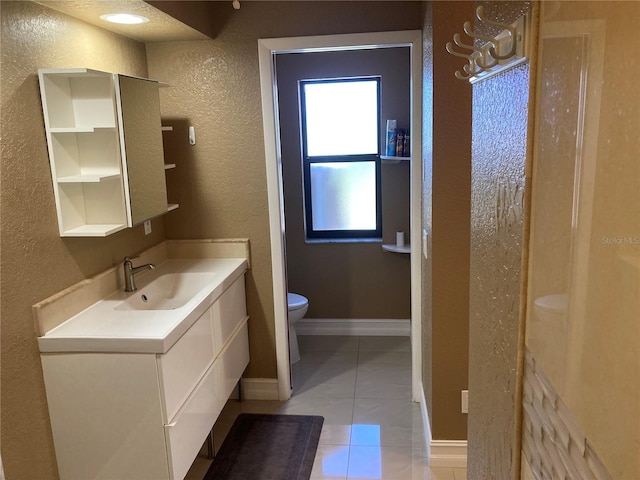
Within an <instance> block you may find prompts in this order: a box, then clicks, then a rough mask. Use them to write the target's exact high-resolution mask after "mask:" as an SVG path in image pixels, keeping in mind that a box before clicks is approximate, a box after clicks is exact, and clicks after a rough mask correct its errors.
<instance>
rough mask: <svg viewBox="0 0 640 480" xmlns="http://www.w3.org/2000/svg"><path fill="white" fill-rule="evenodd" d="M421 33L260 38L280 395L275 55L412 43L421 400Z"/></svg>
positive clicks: (281, 391)
mask: <svg viewBox="0 0 640 480" xmlns="http://www.w3.org/2000/svg"><path fill="white" fill-rule="evenodd" d="M421 42H422V34H421V32H420V31H404V32H379V33H366V34H351V35H330V36H321V37H295V38H281V39H268V40H260V41H259V62H260V79H261V89H262V108H263V127H264V141H265V159H266V173H267V189H268V208H269V220H270V237H271V255H272V276H273V288H274V313H275V319H276V320H275V343H276V359H277V374H278V397H279V399H280V400H287V399H288V398H289V397H290V395H291V380H290V377H291V366H290V363H289V346H288V323H287V280H286V264H285V262H286V257H285V251H284V249H285V243H286V242H285V229H284V193H283V177H282V156H281V145H280V131H279V112H278V106H277V87H276V71H275V56H276V55H277V54H281V53H302V52H329V51H347V50H363V49H378V48H391V47H408V48H409V50H410V57H411V74H410V75H411V80H410V115H409V123H410V125H409V129H410V131H411V132H414V133H413V135H412V136H411V152H412V159H413V161H411V166H410V177H411V179H410V233H409V235H408V238H407V239H408V240H409V243H410V245H411V267H410V271H411V350H412V362H411V363H412V392H413V399H414V401H420V399H421V395H422V394H421V392H422V388H421V377H422V371H421V359H422V355H421V354H422V352H421V328H420V327H421V324H420V312H421V271H420V265H421V258H420V256H421V248H420V246H421V243H422V235H421V218H422V211H421V187H420V185H421V180H422V162H421V158H422V152H421V135H420V133H421V130H422V123H421V116H422V110H421V96H422V95H421V74H422V43H421Z"/></svg>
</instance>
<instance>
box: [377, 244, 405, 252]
mask: <svg viewBox="0 0 640 480" xmlns="http://www.w3.org/2000/svg"><path fill="white" fill-rule="evenodd" d="M382 249H383V250H384V251H386V252H391V253H411V245H404V246H403V247H399V246H397V245H393V244H389V245H386V244H385V245H382Z"/></svg>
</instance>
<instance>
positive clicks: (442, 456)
mask: <svg viewBox="0 0 640 480" xmlns="http://www.w3.org/2000/svg"><path fill="white" fill-rule="evenodd" d="M429 450H430V452H431V453H430V456H429V466H430V467H450V468H467V441H466V440H431V442H430V443H429Z"/></svg>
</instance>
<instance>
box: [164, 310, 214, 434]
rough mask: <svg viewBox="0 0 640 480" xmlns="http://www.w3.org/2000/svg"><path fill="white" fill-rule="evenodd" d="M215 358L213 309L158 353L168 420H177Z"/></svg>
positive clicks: (165, 419) (165, 420)
mask: <svg viewBox="0 0 640 480" xmlns="http://www.w3.org/2000/svg"><path fill="white" fill-rule="evenodd" d="M213 359H214V353H213V339H212V336H211V312H210V310H207V311H206V312H205V313H204V314H203V315H202V316H201V317H200V318H199V319H198V321H197V322H196V323H194V324H193V326H192V327H191V328H190V329H189V330H187V332H186V333H185V334H184V335H183V336H182V337H181V338H180V340H178V341H177V342H176V344H175V345H174V346H173V347H171V349H170V350H169V351H168V352H167V353H165V354H164V355H159V356H158V364H159V365H158V366H159V368H158V370H159V373H160V379H161V382H160V384H161V389H162V392H163V395H164V400H165V418H164V422H165V423H169V422H170V421H171V420H172V419H173V417H174V415H175V414H176V412H177V411H178V409H179V408H180V406H181V405H182V403H183V402H184V401H185V399H186V398H187V397H188V396H189V394H190V393H191V391H192V390H193V389H194V387H195V386H196V385H197V383H198V382H199V381H200V378H202V375H203V374H204V373H205V372H206V370H207V368H209V366H210V365H211V363H212V362H213Z"/></svg>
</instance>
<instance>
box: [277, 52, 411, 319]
mask: <svg viewBox="0 0 640 480" xmlns="http://www.w3.org/2000/svg"><path fill="white" fill-rule="evenodd" d="M409 53H410V52H409V49H408V48H384V49H376V50H359V51H350V52H316V53H307V54H304V55H300V54H283V55H278V57H277V63H276V71H277V76H278V103H279V113H280V128H281V133H280V142H281V149H282V177H283V188H284V201H285V206H284V210H285V224H286V233H287V236H286V240H287V245H286V250H287V281H288V284H289V290H290V291H292V292H297V293H300V294H302V295H304V296H306V297H307V298H308V299H309V311H308V312H307V315H306V316H307V317H308V318H398V319H402V318H409V317H410V316H411V309H410V300H411V278H410V271H409V267H410V258H409V255H398V254H393V253H389V252H385V251H383V250H382V248H380V243H379V242H376V243H370V242H365V243H357V242H356V243H354V242H351V243H306V242H305V231H304V208H303V198H304V197H303V188H302V158H301V148H300V128H299V125H300V123H299V122H300V121H299V102H298V80H302V79H312V78H330V77H351V76H354V77H355V76H370V75H381V77H382V81H381V89H382V92H381V97H382V112H381V124H382V128H383V129H384V128H385V119H387V118H395V119H397V120H398V124H399V127H400V128H406V127H407V126H408V125H409V94H410V85H409V79H410V67H411V65H410V57H409ZM381 133H382V134H381V136H380V138H381V142H382V143H381V145H382V148H384V138H385V137H384V132H381ZM336 135H349V132H348V131H336ZM409 167H410V165H409V162H403V163H401V164H385V163H383V164H382V172H381V183H382V230H383V232H382V233H383V240H384V243H395V241H396V237H395V233H396V231H398V230H402V231H405V232H406V235H405V236H406V238H407V241H408V237H409V208H410V205H409V181H410V168H409Z"/></svg>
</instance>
